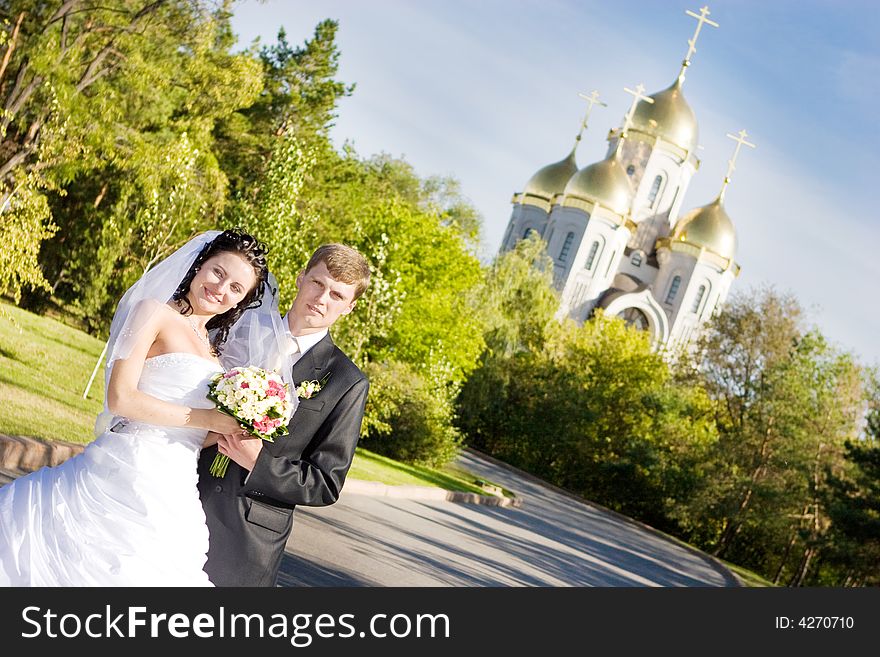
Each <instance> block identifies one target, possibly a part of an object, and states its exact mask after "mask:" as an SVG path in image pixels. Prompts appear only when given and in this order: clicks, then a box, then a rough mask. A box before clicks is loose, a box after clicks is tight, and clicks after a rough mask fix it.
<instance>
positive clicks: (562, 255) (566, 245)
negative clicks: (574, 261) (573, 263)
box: [559, 233, 574, 262]
mask: <svg viewBox="0 0 880 657" xmlns="http://www.w3.org/2000/svg"><path fill="white" fill-rule="evenodd" d="M572 242H574V233H569V234H568V235H566V236H565V242H563V244H562V250H561V251H560V252H559V262H565V261H566V260H568V252H569V251H571V243H572Z"/></svg>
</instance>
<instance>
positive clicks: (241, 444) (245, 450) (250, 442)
mask: <svg viewBox="0 0 880 657" xmlns="http://www.w3.org/2000/svg"><path fill="white" fill-rule="evenodd" d="M262 448H263V441H262V440H260V439H259V438H257V437H256V436H251V435H250V434H246V437H245V436H243V435H241V434H226V435H218V437H217V450H218V451H219V452H220V453H221V454H225V455H226V456H228V457H229V458H230V459H232V460H233V461H235V462H236V463H238V464H239V465H240V466H241V467H243V468H244V469H245V470H247V471H251V470H253V469H254V464H256V462H257V457H258V456H259V455H260V450H261V449H262Z"/></svg>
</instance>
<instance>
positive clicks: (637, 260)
mask: <svg viewBox="0 0 880 657" xmlns="http://www.w3.org/2000/svg"><path fill="white" fill-rule="evenodd" d="M630 262H631V263H632V264H633V265H634V266H636V267H641V266H642V253H641V251H636V252H635V253H633V255H632V258H630Z"/></svg>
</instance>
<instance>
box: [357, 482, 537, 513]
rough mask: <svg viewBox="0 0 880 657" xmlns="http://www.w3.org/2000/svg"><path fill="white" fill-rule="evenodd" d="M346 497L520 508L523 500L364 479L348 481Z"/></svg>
mask: <svg viewBox="0 0 880 657" xmlns="http://www.w3.org/2000/svg"><path fill="white" fill-rule="evenodd" d="M341 495H342V496H344V495H365V496H370V497H390V498H395V499H405V500H426V501H439V502H444V501H445V502H455V503H458V504H482V505H484V506H501V507H512V508H518V507H520V506H522V499H520V498H518V497H517V498H510V497H497V496H495V495H480V494H478V493H466V492H462V491H453V490H446V489H444V488H434V487H432V486H389V485H388V484H383V483H381V482H378V481H364V480H362V479H346V480H345V485H344V486H343V487H342V493H341Z"/></svg>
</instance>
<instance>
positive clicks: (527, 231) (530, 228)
mask: <svg viewBox="0 0 880 657" xmlns="http://www.w3.org/2000/svg"><path fill="white" fill-rule="evenodd" d="M537 232H538V231H536V230H535V229H534V228H532V227H531V226H529V227H528V228H526V231H525V232H524V233H523V239H524V240H527V239H529V235H531V234H532V233H537Z"/></svg>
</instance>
